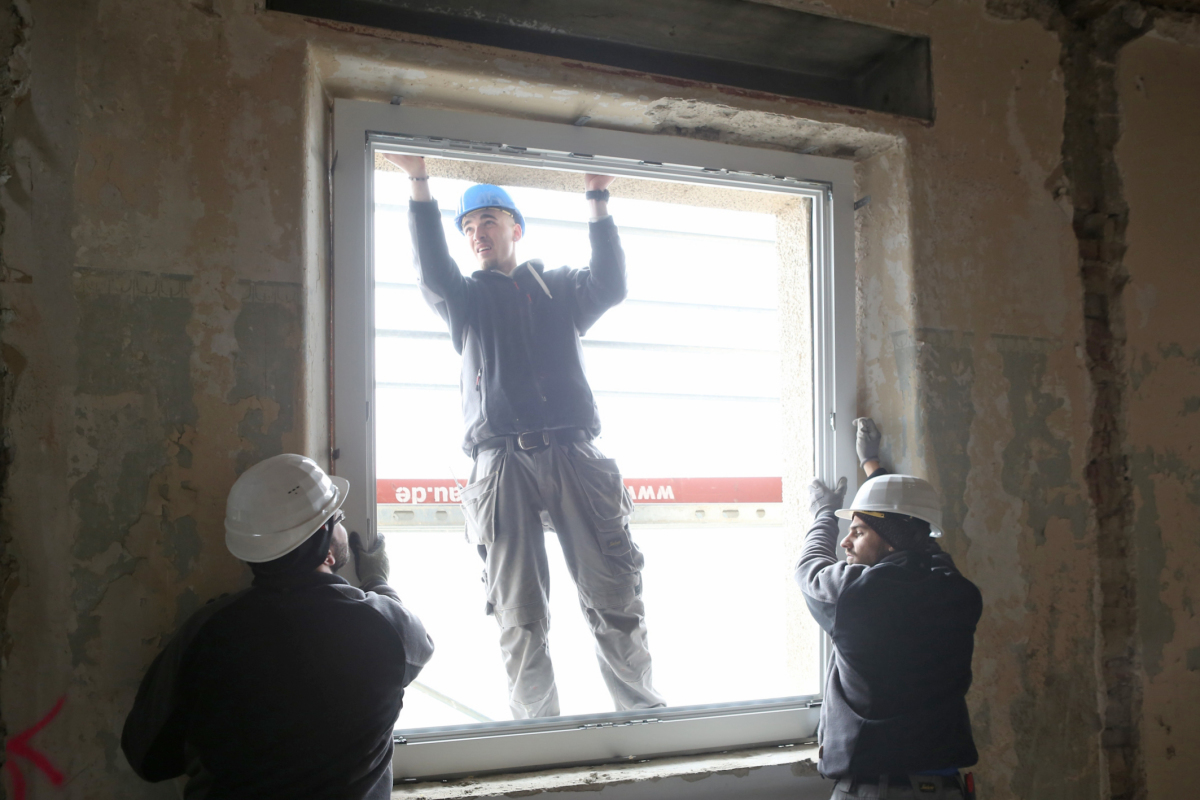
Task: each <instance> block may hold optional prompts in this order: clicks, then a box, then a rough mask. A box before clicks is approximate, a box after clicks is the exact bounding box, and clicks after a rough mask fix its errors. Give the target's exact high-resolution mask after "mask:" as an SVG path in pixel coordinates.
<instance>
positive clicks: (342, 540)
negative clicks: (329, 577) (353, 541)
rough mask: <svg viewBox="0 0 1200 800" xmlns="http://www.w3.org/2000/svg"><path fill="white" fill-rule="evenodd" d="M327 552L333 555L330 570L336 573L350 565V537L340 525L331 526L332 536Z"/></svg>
mask: <svg viewBox="0 0 1200 800" xmlns="http://www.w3.org/2000/svg"><path fill="white" fill-rule="evenodd" d="M329 552H330V553H331V554H332V555H333V565H332V566H330V569H331V570H333V571H334V572H337V571H338V570H340V569H341V568H342V567H344V566H346V565H347V564H349V563H350V537H349V536H348V535H347V533H346V528H345V527H343V525H342V523H340V522H339V523H338V524H336V525H334V526H333V536H332V538H330V540H329Z"/></svg>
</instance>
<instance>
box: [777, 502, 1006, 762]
mask: <svg viewBox="0 0 1200 800" xmlns="http://www.w3.org/2000/svg"><path fill="white" fill-rule="evenodd" d="M837 536H838V523H837V517H835V516H834V514H833V509H832V508H825V509H822V510H821V511H820V512H819V513H818V514H817V516H816V519H815V520H813V525H812V528H811V529H810V530H809V532H808V534H807V536H806V537H805V540H804V548H803V550H802V552H801V555H800V560H799V562H798V563H797V565H796V575H795V577H796V582H797V583H799V584H800V588H801V590H802V591H803V592H804V599H805V602H806V603H807V604H808V608H809V611H810V612H812V615H813V617H814V618H815V619H816V620H817V622H818V624H820V626H821V627H822V628H823V629H824V630H825V631H826V632H827V633H828V634H829V635H830V637H831V638H832V639H833V646H834V652H833V660H832V664H830V669H829V677H828V680H827V682H826V686H825V697H824V700H823V702H822V705H821V732H820V740H821V754H820V760H819V763H818V766H819V768H820V771H821V774H822V775H824V776H826V777H830V778H836V777H843V776H849V775H853V776H857V777H861V778H869V779H876V778H878V777H879V776H880V775H882V774H889V775H905V774H911V773H919V772H932V771H936V770H944V769H950V768H959V767H968V766H971V765H972V764H974V763H976V762H977V761H978V760H979V756H978V753H977V752H976V750H975V742H974V740H973V738H972V736H971V721H970V718H969V716H968V713H967V702H966V694H967V689H968V688H969V687H970V685H971V656H972V653H973V651H974V647H975V625H976V624H977V623H978V622H979V618H980V616H981V614H982V612H983V600H982V597H981V596H980V594H979V590H978V589H977V588H976V587H975V584H973V583H971V582H970V581H969V580H967V579H966V578H964V577H963V576H962V575H961V574H960V573H959V571H958V569H957V568H956V567H955V566H954V562H953V560H952V559H951V558H950V556H949V555H947V554H946V553H942V552H940V551H939V549H938V548H937V546H936V545H933V552H927V553H918V552H916V551H912V550H901V551H897V552H895V553H892V554H891V555H889V556H887V557H886V558H884V559H883V560H882V561H880V562H879V563H878V564H876V565H875V566H872V567H866V566H863V565H861V564H853V565H852V564H848V563H846V562H845V561H838V560H837V555H836V544H837Z"/></svg>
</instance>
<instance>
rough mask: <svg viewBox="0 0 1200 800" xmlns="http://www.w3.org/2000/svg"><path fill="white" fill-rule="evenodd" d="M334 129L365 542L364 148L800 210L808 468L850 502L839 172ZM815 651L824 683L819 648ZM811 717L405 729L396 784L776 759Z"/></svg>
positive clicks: (416, 111)
mask: <svg viewBox="0 0 1200 800" xmlns="http://www.w3.org/2000/svg"><path fill="white" fill-rule="evenodd" d="M333 127H334V131H333V134H334V148H333V150H334V154H333V166H332V168H331V170H330V173H331V180H332V182H333V191H332V194H333V221H334V224H333V264H332V267H331V270H332V280H331V281H330V285H331V287H332V290H331V294H332V297H331V309H332V315H333V323H332V324H333V347H332V353H331V358H332V360H333V364H332V376H333V382H334V383H333V387H332V395H333V411H332V419H331V424H332V425H333V436H332V437H331V438H332V440H333V448H334V451H333V453H331V463H332V464H333V468H334V472H336V473H337V474H338V475H341V476H342V477H345V478H347V479H348V480H349V481H350V484H351V487H352V488H351V494H350V497H349V498H348V500H347V502H346V504H345V505H344V506H343V511H344V512H345V513H346V517H347V520H346V524H347V525H348V526H349V527H350V528H351V529H354V530H359V531H367V532H368V533H367V537H368V538H372V539H373V537H374V536H376V535H377V522H378V520H377V518H376V509H375V505H376V503H375V490H374V487H375V484H376V480H375V479H376V473H375V449H374V448H375V419H374V414H373V413H372V412H373V408H372V407H373V405H374V374H375V369H374V336H375V320H374V315H375V302H374V275H373V268H374V254H373V248H374V238H375V236H374V214H373V213H371V212H372V210H373V207H374V201H373V188H374V181H373V175H374V157H375V152H376V149H377V148H382V149H385V150H393V151H394V150H404V151H406V152H414V153H420V154H424V155H428V156H431V157H450V158H467V159H469V160H477V161H489V162H492V163H510V164H519V165H521V166H528V167H542V168H551V169H559V170H568V171H577V172H584V171H595V172H605V173H609V174H615V175H627V176H640V177H650V178H656V179H660V180H679V181H686V182H690V183H699V184H707V185H713V186H726V187H731V188H742V189H746V188H759V189H769V190H772V191H781V192H786V193H790V194H797V195H802V196H806V197H809V198H810V199H811V201H812V204H811V209H812V252H811V257H812V288H811V303H812V308H811V319H812V334H813V336H812V343H813V360H812V364H813V421H812V422H813V436H814V454H815V460H816V464H815V465H814V467H815V473H816V475H817V476H818V477H820V478H822V479H823V480H826V481H830V482H831V481H834V480H836V479H837V477H839V476H845V477H846V478H847V480H848V481H849V482H850V483H851V486H850V487H849V489H848V491H850V492H853V491H854V489H855V485H856V484H857V471H858V460H857V457H856V456H855V452H854V442H853V436H851V435H850V434H849V430H850V421H851V420H852V419H853V418H854V416H855V407H856V397H855V391H856V369H855V359H856V342H855V277H854V269H855V265H854V216H853V215H854V208H853V205H854V173H853V163H852V162H849V161H842V160H837V159H830V158H822V157H817V156H807V155H801V154H797V153H788V152H783V151H778V150H760V149H757V148H751V147H743V146H738V145H726V144H718V143H713V142H700V141H694V140H691V139H684V138H680V137H675V136H668V135H654V134H642V133H629V132H623V131H612V130H603V129H597V128H590V127H584V126H576V125H567V124H562V123H552V122H531V121H525V120H516V119H511V118H506V117H499V116H491V115H485V114H478V113H464V112H458V111H445V110H436V109H426V108H412V107H407V106H396V105H389V104H384V103H373V102H368V101H360V100H344V99H339V100H335V102H334V125H333ZM510 142H512V143H520V144H519V145H514V146H510V145H508V144H507V143H510ZM501 143H504V144H501ZM839 421H841V422H842V424H841V426H840V430H839V426H838V424H837V423H838V422H839ZM334 455H336V458H333V456H334ZM359 487H361V488H359ZM797 488H798V487H797ZM356 489H357V491H356ZM786 491H787V487H786V486H785V492H786ZM786 499H787V498H786V497H785V502H786ZM793 502H794V501H793ZM822 638H823V642H822V648H821V660H822V685H824V672H825V669H826V668H827V663H828V654H829V643H828V637H822ZM819 705H820V696H819V695H816V696H811V697H792V698H778V699H767V700H761V701H754V702H749V703H724V704H715V705H704V706H686V707H670V708H666V709H653V710H650V711H646V710H643V711H637V712H609V713H601V714H592V715H587V716H577V717H555V718H551V719H546V720H520V721H511V722H498V723H486V724H471V725H458V726H448V727H442V728H427V729H422V730H417V731H405V732H404V734H403V735H399V733H398V735H397V737H396V741H397V744H398V745H401V746H397V747H396V750H395V755H394V757H393V769H394V774H395V777H396V779H397V780H403V779H415V778H421V779H425V778H443V777H451V776H456V775H466V774H482V773H486V772H503V771H517V770H526V769H534V768H542V767H550V766H568V765H577V764H588V763H603V762H611V761H620V760H627V759H641V758H648V757H651V756H663V755H682V754H689V753H699V752H709V751H719V750H730V749H737V748H747V747H756V746H768V745H787V744H793V743H799V742H803V741H810V740H811V739H812V738H813V737H814V736H815V733H816V725H817V719H818V714H819V708H818V707H819ZM530 737H535V738H530Z"/></svg>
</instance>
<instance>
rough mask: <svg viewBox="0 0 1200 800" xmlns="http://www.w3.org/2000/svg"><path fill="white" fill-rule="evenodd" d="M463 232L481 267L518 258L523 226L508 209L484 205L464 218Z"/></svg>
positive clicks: (496, 264)
mask: <svg viewBox="0 0 1200 800" xmlns="http://www.w3.org/2000/svg"><path fill="white" fill-rule="evenodd" d="M462 230H463V235H464V236H466V237H467V244H468V245H469V246H470V248H471V252H472V253H474V254H475V259H476V260H477V261H478V262H479V266H480V268H481V269H497V268H499V267H501V266H503V265H504V264H506V263H508V262H510V261H512V260H514V259H515V254H516V244H517V242H519V241H521V235H522V231H521V226H520V225H518V224H517V222H516V220H514V219H513V218H512V215H511V214H509V213H508V212H507V211H503V210H501V209H499V208H481V209H479V210H478V211H472V212H471V213H470V214H467V215H466V216H465V217H463V218H462Z"/></svg>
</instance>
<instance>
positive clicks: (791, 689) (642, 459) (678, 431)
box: [373, 154, 821, 729]
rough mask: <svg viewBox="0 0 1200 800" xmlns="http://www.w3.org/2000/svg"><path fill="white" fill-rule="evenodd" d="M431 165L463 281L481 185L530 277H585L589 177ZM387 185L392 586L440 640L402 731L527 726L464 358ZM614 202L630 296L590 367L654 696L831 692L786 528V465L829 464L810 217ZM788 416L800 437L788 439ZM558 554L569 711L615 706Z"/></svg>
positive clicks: (380, 232)
mask: <svg viewBox="0 0 1200 800" xmlns="http://www.w3.org/2000/svg"><path fill="white" fill-rule="evenodd" d="M427 163H428V168H429V172H430V174H431V178H430V181H429V187H430V189H431V191H432V194H433V196H434V197H435V198H436V199H437V200H438V201H439V202H440V207H441V214H442V226H443V228H444V230H445V234H446V239H447V241H448V243H449V246H450V252H451V256H452V257H453V258H454V259H455V261H456V262H457V264H458V266H459V268H460V269H461V270H462V271H463V272H464V273H465V274H470V273H471V272H473V271H474V270H476V269H477V268H478V267H477V265H476V261H475V258H474V256H473V255H472V253H471V252H470V251H469V249H468V247H467V244H466V241H465V239H464V237H463V236H462V234H460V233H459V231H458V230H457V228H456V227H455V224H454V219H453V217H454V208H455V206H456V205H457V202H458V198H459V197H460V196H461V194H462V193H463V191H464V190H465V189H466V188H467V187H469V186H471V185H472V184H475V183H494V184H497V185H501V186H504V187H505V188H506V189H508V191H509V192H510V194H511V196H512V199H513V201H514V202H515V204H516V206H517V207H518V208H519V209H520V211H521V212H522V214H523V216H524V218H525V221H526V230H525V236H524V238H522V239H521V241H520V242H519V243H518V245H517V248H518V249H517V261H518V263H519V262H521V261H524V260H527V259H532V258H536V259H540V260H542V261H543V262H544V264H545V268H546V270H552V269H554V268H557V267H559V266H562V265H569V266H572V267H586V266H587V265H588V261H589V257H590V246H589V239H588V213H589V212H588V204H587V202H586V201H585V200H584V197H583V178H582V175H581V174H580V173H577V172H565V171H555V170H548V169H532V168H526V167H516V166H508V165H502V164H488V163H481V162H472V161H465V160H462V161H459V160H446V159H434V158H430V159H427ZM373 176H374V177H373V180H374V187H373V196H374V202H375V206H374V211H373V213H374V280H375V286H374V301H375V338H374V348H375V355H374V367H375V401H374V403H375V404H374V408H375V409H376V411H375V413H374V415H373V416H374V420H375V464H376V471H377V474H376V477H377V486H376V499H377V503H378V511H377V517H376V518H377V520H378V531H379V534H380V535H381V536H383V537H384V538H385V541H386V544H387V549H388V553H389V556H390V558H391V563H392V577H393V579H394V581H393V582H394V584H395V585H396V586H397V587H400V591H401V592H402V594H403V597H404V600H405V602H406V604H408V605H409V606H410V607H411V608H412V609H413V610H414V611H415V612H416V613H417V614H418V615H419V616H420V617H421V618H422V620H423V621H424V622H425V624H426V626H427V627H428V629H429V630H430V631H431V632H432V633H433V636H434V639H435V641H436V643H437V652H436V654H435V656H434V659H433V660H432V661H431V662H430V664H429V665H428V667H427V668H426V669H425V671H424V672H423V673H422V674H421V676H420V678H419V680H418V681H417V682H416V683H414V684H413V685H412V687H411V688H410V689H409V691H408V692H407V694H406V698H405V708H404V712H403V714H402V716H401V720H400V728H402V729H414V728H426V727H432V726H448V725H461V724H464V723H477V722H489V721H502V720H509V719H511V715H510V710H509V704H508V688H507V685H506V676H505V670H504V666H503V662H502V660H501V653H500V648H499V645H498V642H499V635H500V630H499V628H498V625H497V623H496V620H495V619H494V618H493V617H491V616H487V615H485V612H484V605H485V597H484V586H483V584H482V582H481V571H482V569H483V562H482V561H481V560H480V555H479V553H478V552H477V551H476V548H475V547H474V546H472V545H470V544H468V543H467V541H466V540H465V538H464V534H463V525H464V520H463V514H462V511H461V509H460V507H459V505H458V501H459V497H460V490H461V489H460V487H461V486H462V485H463V484H464V483H465V482H466V480H467V477H468V475H469V474H470V472H471V465H472V462H471V459H470V457H469V456H468V455H466V454H464V452H463V449H462V442H463V433H464V425H463V411H462V404H461V402H460V385H459V384H460V378H459V374H460V363H461V362H460V359H461V357H460V356H459V354H458V353H456V352H455V348H454V346H453V344H452V342H451V340H450V334H449V332H448V330H447V326H446V323H445V321H444V320H443V319H442V318H441V317H439V316H438V314H437V313H436V312H435V311H434V310H432V309H431V308H430V307H429V306H428V305H427V304H426V303H425V301H424V299H423V298H422V295H421V291H420V288H419V286H418V283H417V274H416V271H415V270H414V267H413V256H412V251H411V246H412V245H411V241H410V234H409V222H408V205H409V187H410V182H409V180H408V179H407V177H406V176H405V174H404V173H403V172H401V171H399V170H398V169H396V168H395V167H393V166H392V165H391V164H390V163H388V162H386V161H385V160H384V159H383V158H382V156H381V155H379V154H376V159H375V162H374V171H373ZM611 191H612V200H611V201H610V203H609V211H610V213H611V214H612V215H613V219H614V221H615V222H616V225H617V230H618V232H619V234H620V240H621V245H622V247H623V248H624V251H625V256H626V264H627V266H626V270H627V275H628V298H627V299H626V300H625V301H624V302H623V303H621V304H620V305H618V306H616V307H614V308H612V309H610V310H609V311H607V313H605V314H604V315H603V316H602V317H601V318H600V320H599V321H598V322H597V323H596V324H595V325H594V326H593V327H592V328H591V329H590V330H589V331H587V333H586V335H585V336H584V337H583V338H582V345H583V357H584V361H585V365H586V371H587V378H588V381H589V383H590V385H591V389H592V392H593V394H594V396H595V400H596V404H597V406H598V409H599V416H600V420H601V422H602V425H603V431H602V433H601V435H600V437H599V438H598V439H597V441H596V445H597V446H598V447H599V448H600V449H601V450H602V451H604V454H605V455H606V456H608V457H609V458H612V459H615V460H616V463H617V464H618V465H619V467H620V469H621V473H622V475H623V476H624V482H625V485H626V487H627V488H628V490H629V492H630V494H631V495H632V497H633V498H634V500H635V502H636V504H637V505H636V508H635V510H634V512H633V515H632V518H631V521H630V524H631V530H632V535H633V540H634V542H635V543H636V545H637V546H638V547H640V548H641V551H642V552H643V554H644V555H645V567H644V569H643V572H642V586H643V588H642V599H643V600H644V603H645V608H646V620H647V626H648V630H649V647H650V651H651V654H652V656H653V664H654V667H653V669H654V685H655V688H656V689H657V690H658V692H659V693H661V694H662V695H663V696H664V697H665V698H666V700H667V702H668V704H669V705H670V706H692V705H700V704H713V703H731V702H745V701H754V700H762V699H767V698H781V697H796V696H803V695H815V694H817V693H819V691H820V686H819V680H820V674H821V670H820V664H819V649H820V648H819V639H818V635H817V630H816V628H815V626H814V625H812V623H811V620H809V618H808V615H807V614H805V613H804V612H803V609H802V607H801V601H800V599H799V594H798V592H797V591H796V588H795V586H794V585H793V584H792V583H791V580H790V569H791V563H792V560H793V558H794V555H795V553H796V547H797V540H798V537H799V535H800V532H799V531H796V530H793V529H791V528H785V526H784V518H783V505H782V491H783V490H782V479H783V475H784V474H785V461H786V460H787V459H789V458H791V459H799V460H800V461H801V462H804V461H807V464H808V465H809V466H808V467H806V469H811V465H812V463H813V447H814V445H813V442H812V441H811V433H810V432H811V427H812V426H811V423H810V422H809V421H810V420H811V419H812V416H811V415H812V410H811V409H812V402H813V401H812V386H811V384H812V381H811V374H812V366H811V362H810V360H809V359H810V357H811V330H810V328H809V327H805V323H806V322H807V320H808V319H809V316H808V306H809V303H810V298H809V287H810V269H811V265H810V225H811V213H812V208H811V201H810V200H808V199H807V198H805V197H802V196H799V195H796V194H786V193H782V192H772V191H763V190H752V189H739V188H726V187H716V186H702V185H696V184H688V183H683V182H666V181H662V180H654V179H649V178H633V177H620V178H618V179H617V181H616V182H615V183H614V184H613V185H612V187H611ZM805 348H808V350H806V349H805ZM785 414H786V415H788V416H791V417H792V418H795V419H799V420H802V421H803V424H799V425H791V426H787V429H786V430H785V425H784V418H785ZM797 431H799V432H800V433H801V436H800V437H799V439H801V441H796V439H797V437H796V432H797ZM789 448H790V449H789ZM792 527H793V528H794V527H795V526H792ZM545 538H546V546H547V551H548V553H549V560H550V568H551V581H550V584H551V586H552V587H553V591H552V592H551V595H550V618H551V620H552V622H553V624H552V625H551V628H550V634H549V642H550V653H551V656H552V658H553V660H554V668H555V674H556V678H557V683H558V692H559V698H560V702H561V713H562V714H564V715H575V714H594V713H601V712H606V711H611V710H612V708H613V705H612V700H611V699H610V697H609V693H608V691H607V690H606V688H605V684H604V682H603V680H602V679H601V673H600V670H599V668H598V666H597V660H596V653H595V647H594V644H593V640H592V636H591V633H590V631H589V629H588V627H587V626H586V625H585V621H584V617H583V614H582V613H581V610H580V606H579V600H578V597H577V595H576V592H575V587H574V585H573V583H572V581H571V579H570V577H569V576H568V574H567V571H566V568H565V566H564V561H563V557H562V554H561V552H560V551H559V548H558V543H557V539H556V537H555V534H554V533H553V532H552V531H547V533H546V537H545Z"/></svg>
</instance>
